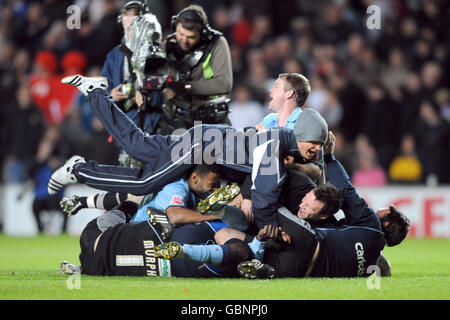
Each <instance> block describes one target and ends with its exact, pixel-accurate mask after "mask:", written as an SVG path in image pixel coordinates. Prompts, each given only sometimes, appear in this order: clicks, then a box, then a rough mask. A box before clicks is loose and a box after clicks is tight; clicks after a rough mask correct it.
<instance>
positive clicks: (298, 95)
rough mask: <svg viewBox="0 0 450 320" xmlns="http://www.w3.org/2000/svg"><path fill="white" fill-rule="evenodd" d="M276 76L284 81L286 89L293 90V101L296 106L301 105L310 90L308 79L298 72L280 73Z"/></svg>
mask: <svg viewBox="0 0 450 320" xmlns="http://www.w3.org/2000/svg"><path fill="white" fill-rule="evenodd" d="M278 77H279V78H281V79H283V80H284V81H285V83H286V85H285V89H286V91H289V90H291V89H292V90H294V96H295V103H296V104H297V106H298V107H303V105H304V104H305V102H306V99H308V96H309V93H310V92H311V85H310V84H309V80H308V79H307V78H306V77H305V76H304V75H302V74H299V73H281V74H280V75H279V76H278Z"/></svg>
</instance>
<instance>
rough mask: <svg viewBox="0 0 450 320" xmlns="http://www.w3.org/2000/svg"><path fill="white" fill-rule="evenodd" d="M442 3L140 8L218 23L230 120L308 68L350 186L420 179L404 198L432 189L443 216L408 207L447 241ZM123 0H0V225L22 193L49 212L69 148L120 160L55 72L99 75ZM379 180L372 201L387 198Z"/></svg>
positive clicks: (164, 21) (208, 0)
mask: <svg viewBox="0 0 450 320" xmlns="http://www.w3.org/2000/svg"><path fill="white" fill-rule="evenodd" d="M449 2H450V1H446V0H430V1H420V0H405V1H397V0H379V1H359V0H354V1H351V0H347V1H346V0H335V1H331V0H329V1H327V0H316V1H300V0H283V1H275V0H214V1H212V0H197V1H182V0H173V1H168V0H151V1H150V4H149V7H150V11H151V12H152V13H154V14H155V15H156V16H157V18H158V20H159V22H160V23H161V26H162V27H163V31H164V33H165V35H167V34H169V33H171V30H170V27H169V22H170V17H171V16H172V15H174V14H176V13H177V12H178V11H180V10H181V9H182V8H184V7H186V6H187V5H189V4H191V3H197V4H200V5H202V6H203V7H204V9H205V11H206V13H207V14H208V17H209V23H210V25H211V26H212V27H213V28H215V29H218V30H219V31H221V32H223V33H224V35H225V36H226V38H227V40H228V43H229V45H230V50H231V55H232V63H233V73H234V85H233V91H232V102H231V105H230V108H231V110H232V113H231V114H230V120H231V121H232V124H233V126H235V127H239V128H240V127H244V126H253V125H255V124H257V123H259V122H260V120H261V119H262V118H263V117H264V116H265V115H266V114H267V113H268V110H267V102H268V90H269V89H271V88H272V86H273V83H274V82H275V80H276V78H277V76H278V74H280V73H283V72H298V73H302V74H304V75H305V76H306V77H307V78H308V79H309V80H310V82H311V86H312V92H311V94H310V96H309V98H308V100H307V102H306V106H308V107H310V108H314V109H316V110H317V111H319V112H320V113H321V114H322V116H323V117H324V118H325V119H326V120H327V122H328V124H329V127H330V129H331V130H333V131H334V133H335V135H336V137H337V142H338V145H337V146H336V154H337V158H338V159H339V160H341V162H342V163H343V165H344V166H345V168H346V169H347V171H348V172H349V175H350V177H351V179H352V182H353V183H354V185H355V186H357V187H363V188H372V187H381V186H385V187H387V188H391V187H399V188H400V189H393V190H400V191H401V190H405V189H404V187H405V186H407V187H409V186H416V189H411V190H413V191H405V193H404V194H405V197H406V196H408V195H409V197H411V194H414V192H417V194H418V195H423V194H424V192H425V191H426V190H428V191H430V190H431V189H433V188H434V190H438V191H435V192H438V193H437V195H436V197H442V201H437V202H433V203H435V204H436V203H437V205H438V206H441V207H438V213H439V214H441V216H439V215H438V216H436V213H433V212H432V211H431V213H428V216H426V214H427V213H426V208H427V207H426V204H424V203H428V202H427V201H428V200H427V199H428V198H427V199H423V200H420V203H417V204H416V203H415V201H416V200H414V199H412V198H410V199H411V200H410V202H414V206H417V209H413V211H414V210H416V211H417V215H420V216H421V217H423V219H428V218H429V219H431V220H430V221H431V222H430V221H429V223H432V222H433V223H434V222H438V223H439V224H440V225H443V228H444V229H439V230H441V231H438V232H437V233H438V235H439V234H443V235H444V236H446V237H448V236H449V225H450V217H449V216H450V212H448V211H449V210H450V209H449V208H450V199H449V195H448V194H449V193H450V192H448V190H450V189H448V185H449V184H450V160H449V158H448V156H449V155H450V124H449V123H450V90H449V88H450V85H449V84H450V75H449V72H448V71H449V70H450V29H449V28H448V21H449V18H450V11H449V10H450V5H449ZM125 3H126V1H115V0H92V1H87V0H79V1H67V0H44V1H22V0H9V1H8V0H0V99H1V100H0V101H1V106H0V108H1V111H0V139H1V141H0V142H1V143H0V168H1V171H0V182H1V185H2V187H1V189H0V190H1V191H0V192H1V193H0V202H1V203H3V206H2V208H3V209H0V216H3V218H2V219H0V220H2V224H5V223H6V222H5V219H6V218H5V216H6V213H5V212H6V211H8V212H9V211H10V210H9V209H8V210H7V209H5V204H4V203H5V202H8V203H16V204H17V203H18V202H20V200H21V199H24V197H26V196H30V193H31V196H30V197H31V198H30V199H32V200H30V201H31V203H32V204H31V206H32V211H33V213H35V215H36V214H37V212H41V211H43V210H44V211H45V210H46V209H47V208H53V207H52V206H54V203H53V204H52V203H50V202H51V201H49V199H47V198H48V194H47V193H46V184H47V181H48V177H49V175H50V174H51V172H52V170H53V169H54V168H57V167H58V166H59V165H60V164H61V161H64V160H65V159H67V158H68V157H69V156H71V155H73V154H81V155H83V156H85V157H86V159H92V160H96V161H98V162H100V163H105V164H116V163H117V157H118V149H117V147H116V146H115V145H114V143H109V142H108V141H107V140H108V134H107V133H106V132H105V130H104V128H103V127H102V125H101V123H100V122H99V121H98V120H97V119H96V118H95V117H94V116H93V115H92V113H91V111H90V109H89V106H88V105H87V103H86V101H85V100H84V97H83V96H82V95H80V94H79V92H78V90H77V89H76V88H74V87H68V86H62V85H60V79H61V78H62V77H63V76H65V75H69V74H73V73H82V74H85V75H98V74H100V71H101V67H102V65H103V62H104V60H105V57H106V54H107V53H108V52H109V51H110V50H111V49H112V48H113V47H114V46H116V45H117V44H119V42H120V40H121V37H122V34H121V30H120V28H119V26H118V24H117V15H118V13H119V11H120V8H121V7H122V6H123V5H124V4H125ZM70 5H76V6H78V7H79V8H80V9H81V24H80V28H77V29H69V28H68V26H67V24H66V22H67V19H68V18H69V17H70V14H69V13H68V12H67V8H68V7H69V6H70ZM369 5H376V6H378V8H380V18H381V20H380V28H379V29H372V30H371V29H369V28H368V25H367V19H368V18H369V17H370V13H367V12H366V9H367V7H368V6H369ZM8 188H9V189H8ZM10 188H15V189H14V190H16V191H15V192H13V193H11V191H10V190H11V189H10ZM387 188H385V189H384V190H385V191H384V193H383V194H382V196H381V198H380V199H384V198H383V197H385V198H386V201H388V200H389V201H391V200H390V199H389V197H387V196H386V190H389V189H387ZM417 188H419V189H417ZM420 188H428V189H420ZM430 188H431V189H430ZM436 188H439V189H436ZM361 190H363V191H364V190H368V191H367V192H368V193H367V194H368V196H370V195H371V193H369V191H370V190H371V189H361ZM400 191H399V192H400ZM376 192H380V191H379V189H377V191H376ZM388 192H389V191H388ZM402 192H403V191H402ZM430 192H431V191H430ZM10 194H11V195H10ZM402 194H403V193H401V192H400V194H398V197H397V198H398V199H400V200H401V199H403V198H402V197H403V196H402ZM433 194H434V193H433ZM431 197H432V198H431V199H434V198H433V197H434V196H431ZM439 199H441V198H439ZM383 201H384V200H374V201H373V202H377V203H382V202H383ZM403 203H405V202H403ZM430 208H432V206H431V205H430ZM441 208H442V209H441ZM12 210H13V209H12ZM30 210H31V209H30ZM430 210H431V209H430ZM419 211H420V212H419ZM8 214H11V213H8ZM427 217H428V218H427ZM433 217H438V218H433ZM439 217H441V218H442V219H441V218H439ZM421 219H422V218H421ZM423 219H422V220H423ZM413 220H414V219H413ZM422 220H420V221H419V223H421V224H424V223H425V222H424V221H422ZM64 221H66V219H64ZM37 227H39V230H41V229H43V228H44V227H43V226H39V225H38V224H37ZM424 228H425V229H423V230H422V231H421V233H422V234H423V235H427V231H426V230H427V229H426V228H427V227H424ZM429 228H431V229H430V230H431V231H430V232H431V233H433V231H432V227H429ZM438 228H440V227H438ZM442 230H443V231H442ZM41 231H42V230H41ZM414 232H416V230H415V231H414ZM419 233H420V232H419Z"/></svg>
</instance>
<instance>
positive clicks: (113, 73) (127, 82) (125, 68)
mask: <svg viewBox="0 0 450 320" xmlns="http://www.w3.org/2000/svg"><path fill="white" fill-rule="evenodd" d="M146 14H148V9H147V6H146V5H145V4H144V3H142V2H141V1H129V2H127V3H126V4H125V5H124V6H123V7H122V9H121V10H120V14H119V15H118V17H117V23H118V24H119V27H120V28H121V30H122V31H123V33H124V36H123V38H122V42H121V43H120V44H119V45H117V46H116V47H115V48H114V49H113V50H112V51H111V52H110V53H109V54H108V55H107V57H106V60H105V63H104V65H103V69H102V73H101V74H102V76H104V77H106V78H107V79H108V86H109V87H108V90H109V91H110V94H111V97H112V99H113V100H114V102H115V103H117V105H118V106H119V107H120V108H121V109H122V110H123V111H125V112H126V113H127V116H128V117H129V118H130V119H131V120H133V122H135V123H136V125H137V126H138V127H139V128H141V129H143V130H144V131H145V132H147V133H149V134H152V133H153V131H154V129H155V127H156V126H157V124H158V121H159V118H160V110H153V109H152V108H151V106H152V105H155V106H160V105H161V104H162V99H163V97H162V94H159V95H158V94H157V93H155V94H153V95H152V96H151V98H152V101H149V102H147V103H146V105H147V108H146V106H145V105H144V106H142V103H141V105H138V108H136V103H135V102H136V101H135V82H136V70H134V69H133V64H132V57H133V51H132V49H135V48H130V47H129V45H128V43H130V38H131V37H132V36H133V35H132V30H131V26H132V23H133V21H135V20H136V19H139V18H143V16H144V15H146ZM155 20H156V18H155ZM156 23H157V24H158V25H159V23H158V22H157V20H156ZM159 28H160V26H159ZM147 109H148V110H147Z"/></svg>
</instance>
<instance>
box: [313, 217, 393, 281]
mask: <svg viewBox="0 0 450 320" xmlns="http://www.w3.org/2000/svg"><path fill="white" fill-rule="evenodd" d="M315 230H316V232H317V238H318V240H319V243H320V251H319V257H318V259H317V262H316V265H315V267H314V270H313V272H312V274H311V275H312V276H314V277H358V276H359V277H362V276H367V275H369V274H367V273H366V270H367V268H368V267H369V266H370V265H376V262H377V259H378V257H379V255H380V251H381V250H382V249H383V247H384V234H383V232H381V231H380V230H378V229H375V228H370V227H365V226H347V225H344V226H339V227H334V228H316V229H315Z"/></svg>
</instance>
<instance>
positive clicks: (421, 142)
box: [414, 100, 450, 183]
mask: <svg viewBox="0 0 450 320" xmlns="http://www.w3.org/2000/svg"><path fill="white" fill-rule="evenodd" d="M449 135H450V128H449V123H448V122H446V121H445V120H443V119H442V118H441V116H440V114H439V112H438V111H437V110H436V109H435V107H433V105H432V104H431V103H430V102H429V101H426V100H425V101H423V102H422V104H421V105H420V111H419V119H418V120H417V122H416V125H415V132H414V136H415V138H416V141H417V153H418V157H419V159H420V162H421V163H422V165H423V176H424V178H425V179H428V178H429V177H435V178H436V179H437V181H438V182H439V183H443V182H445V183H447V182H449V177H448V159H447V156H448V150H449V148H450V143H449V141H450V137H449ZM435 178H433V179H435Z"/></svg>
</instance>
